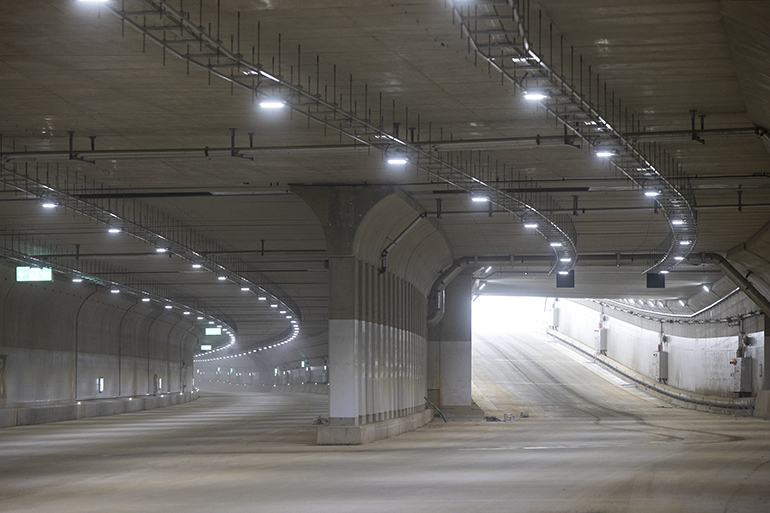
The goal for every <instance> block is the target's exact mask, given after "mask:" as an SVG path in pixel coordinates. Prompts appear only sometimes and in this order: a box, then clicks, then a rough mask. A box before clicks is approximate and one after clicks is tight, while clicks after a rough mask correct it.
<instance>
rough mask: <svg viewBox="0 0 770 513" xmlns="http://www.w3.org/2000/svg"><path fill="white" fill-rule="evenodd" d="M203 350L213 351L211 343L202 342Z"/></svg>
mask: <svg viewBox="0 0 770 513" xmlns="http://www.w3.org/2000/svg"><path fill="white" fill-rule="evenodd" d="M201 351H211V344H201Z"/></svg>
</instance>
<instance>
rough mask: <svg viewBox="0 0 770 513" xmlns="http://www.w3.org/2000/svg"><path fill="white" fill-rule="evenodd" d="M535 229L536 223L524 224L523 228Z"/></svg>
mask: <svg viewBox="0 0 770 513" xmlns="http://www.w3.org/2000/svg"><path fill="white" fill-rule="evenodd" d="M537 227H538V224H537V223H524V228H530V229H534V228H537Z"/></svg>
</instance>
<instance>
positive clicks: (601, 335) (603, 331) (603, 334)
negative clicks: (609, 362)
mask: <svg viewBox="0 0 770 513" xmlns="http://www.w3.org/2000/svg"><path fill="white" fill-rule="evenodd" d="M596 350H597V351H599V352H600V353H602V354H607V328H599V332H598V333H597V334H596Z"/></svg>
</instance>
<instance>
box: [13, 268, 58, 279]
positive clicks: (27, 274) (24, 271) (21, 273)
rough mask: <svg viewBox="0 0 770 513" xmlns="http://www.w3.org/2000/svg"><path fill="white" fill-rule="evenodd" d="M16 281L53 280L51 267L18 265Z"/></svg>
mask: <svg viewBox="0 0 770 513" xmlns="http://www.w3.org/2000/svg"><path fill="white" fill-rule="evenodd" d="M16 281H53V271H52V270H51V268H50V267H17V268H16Z"/></svg>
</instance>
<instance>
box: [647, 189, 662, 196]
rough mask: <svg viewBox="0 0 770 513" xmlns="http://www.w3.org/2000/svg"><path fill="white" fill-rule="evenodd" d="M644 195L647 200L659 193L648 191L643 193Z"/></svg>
mask: <svg viewBox="0 0 770 513" xmlns="http://www.w3.org/2000/svg"><path fill="white" fill-rule="evenodd" d="M644 195H645V196H647V197H648V198H654V197H656V196H658V195H660V191H656V190H648V191H644Z"/></svg>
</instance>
